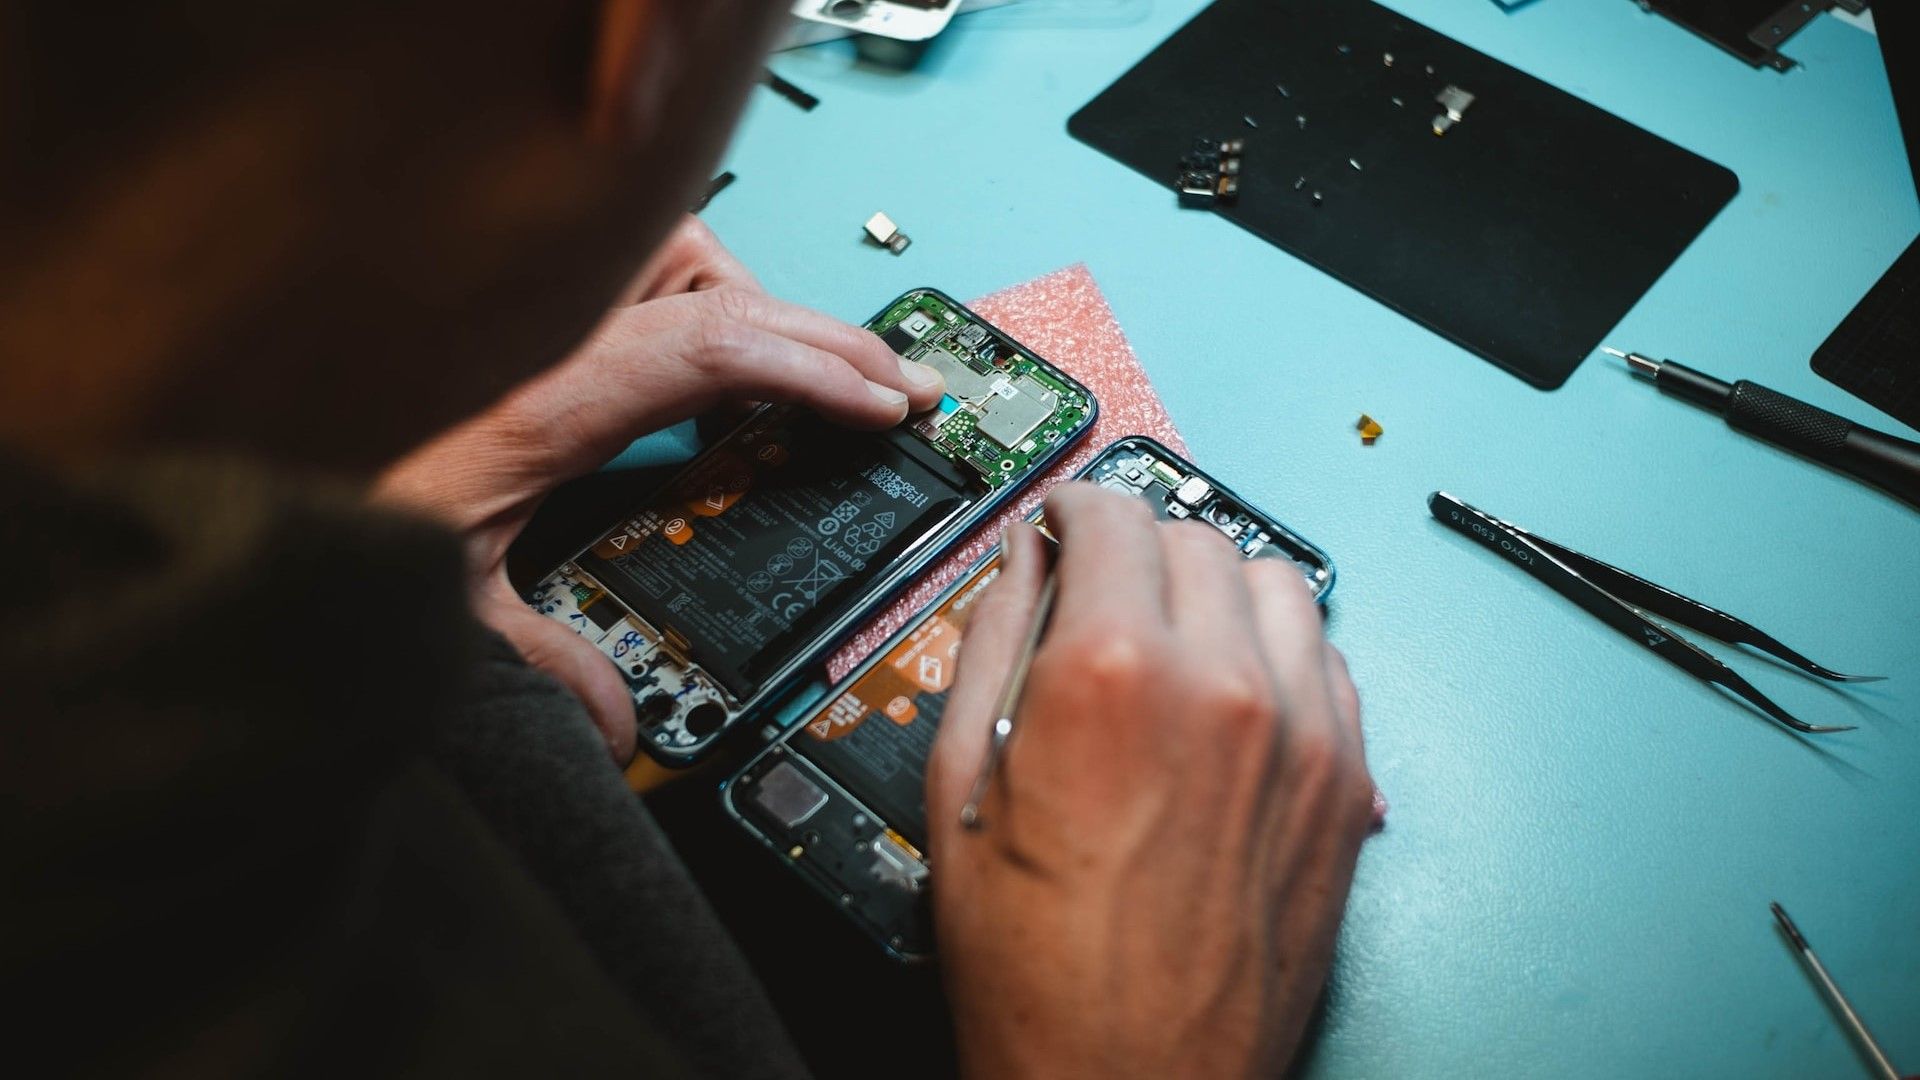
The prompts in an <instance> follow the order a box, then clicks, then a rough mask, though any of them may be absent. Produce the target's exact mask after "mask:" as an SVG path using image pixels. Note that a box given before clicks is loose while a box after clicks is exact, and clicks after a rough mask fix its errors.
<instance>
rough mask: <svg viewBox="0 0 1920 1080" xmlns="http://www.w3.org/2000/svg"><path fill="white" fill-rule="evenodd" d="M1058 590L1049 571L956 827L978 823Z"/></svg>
mask: <svg viewBox="0 0 1920 1080" xmlns="http://www.w3.org/2000/svg"><path fill="white" fill-rule="evenodd" d="M1058 588H1059V579H1058V578H1056V577H1055V576H1054V575H1053V573H1052V572H1051V571H1049V572H1048V574H1047V582H1046V584H1045V585H1042V586H1041V587H1040V599H1039V600H1038V601H1037V602H1035V604H1034V605H1033V622H1032V623H1031V624H1029V625H1028V627H1027V636H1026V639H1025V640H1023V641H1022V642H1021V643H1020V655H1019V656H1017V657H1015V658H1014V662H1013V672H1012V674H1010V675H1008V676H1007V685H1006V686H1005V687H1003V688H1002V689H1001V691H1000V701H999V703H998V704H997V705H996V706H995V707H994V721H993V734H992V735H991V736H989V738H988V742H987V757H986V760H985V761H982V762H981V763H980V775H979V776H977V777H975V778H974V781H973V790H972V791H970V792H968V793H967V804H966V805H965V806H963V807H961V808H960V824H961V825H962V826H964V827H965V828H968V829H978V828H979V827H980V826H981V824H982V821H981V818H980V804H981V802H983V801H985V799H986V797H987V785H988V784H989V783H990V782H992V780H993V774H994V773H995V772H996V771H998V769H999V768H1000V754H1001V752H1002V751H1004V750H1005V749H1006V745H1007V737H1008V736H1009V735H1012V734H1013V714H1014V710H1016V709H1018V708H1019V707H1020V694H1021V692H1022V691H1024V690H1025V689H1026V688H1027V672H1028V671H1030V670H1032V668H1033V654H1034V652H1035V651H1037V650H1038V649H1039V648H1040V635H1041V634H1042V633H1044V632H1045V631H1046V628H1047V616H1048V615H1050V614H1052V612H1053V595H1054V593H1055V592H1056V591H1057V590H1058Z"/></svg>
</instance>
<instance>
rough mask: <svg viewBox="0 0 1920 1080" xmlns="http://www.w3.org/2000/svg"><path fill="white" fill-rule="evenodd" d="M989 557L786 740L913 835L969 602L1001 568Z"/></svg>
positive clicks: (918, 832) (920, 819)
mask: <svg viewBox="0 0 1920 1080" xmlns="http://www.w3.org/2000/svg"><path fill="white" fill-rule="evenodd" d="M999 571H1000V565H999V562H998V561H997V560H996V561H991V562H988V563H987V564H986V565H985V566H983V567H981V568H980V569H979V571H977V572H976V573H975V574H974V576H972V577H970V578H968V579H967V581H966V584H965V585H963V586H961V588H960V590H959V591H958V592H956V593H954V594H953V596H951V597H950V598H948V599H947V600H946V601H945V602H944V603H942V604H941V605H940V606H939V607H937V608H935V609H934V610H933V611H932V612H931V613H929V614H928V615H927V617H926V618H925V619H923V620H922V621H921V622H920V623H919V624H918V625H916V626H915V627H914V628H913V629H912V630H910V631H909V632H908V633H907V635H906V636H905V637H903V638H901V639H900V641H899V643H898V644H896V645H894V646H893V647H892V648H891V649H889V650H887V652H886V654H885V655H884V656H882V657H881V658H880V659H879V660H878V661H876V662H875V663H874V664H873V666H872V667H870V668H868V669H867V671H866V673H865V674H863V675H861V676H860V677H859V678H857V679H855V680H854V681H853V684H852V685H851V686H848V687H847V689H846V692H844V693H842V694H840V695H839V696H838V697H836V698H834V699H833V701H831V702H830V703H828V705H827V707H826V708H824V709H822V710H821V711H820V712H819V713H817V714H815V715H814V716H813V717H811V718H809V719H808V720H806V721H805V722H804V725H803V729H804V732H805V736H806V737H804V738H802V737H801V736H800V735H797V734H796V735H795V736H794V738H793V739H792V741H791V742H790V743H789V744H788V745H790V746H792V747H793V748H794V749H795V750H797V751H799V752H801V753H803V754H805V755H806V756H807V758H808V759H810V760H812V761H813V762H815V763H816V764H818V765H819V766H820V767H821V768H822V769H824V770H825V771H826V772H827V773H829V774H830V775H832V776H833V777H834V778H835V779H837V780H839V781H840V782H841V783H842V784H845V785H846V786H847V788H848V790H850V791H852V792H853V793H854V794H855V795H857V796H858V797H859V798H861V799H862V800H864V801H866V802H867V803H868V805H870V806H872V807H873V808H874V809H875V810H876V811H878V812H880V813H881V814H882V815H883V816H884V817H885V819H886V820H887V821H890V822H892V823H894V825H895V827H896V828H899V829H900V831H901V832H902V833H903V834H904V835H906V836H907V838H908V839H910V840H913V841H914V842H915V843H918V842H920V840H921V839H924V837H925V828H924V822H925V817H926V812H925V810H924V808H923V806H922V803H921V799H922V795H921V791H922V788H923V787H924V785H925V783H926V771H925V770H926V761H927V755H928V754H929V753H931V752H932V750H933V737H934V735H935V733H937V732H938V731H939V726H940V718H941V716H942V715H943V714H944V712H945V710H946V703H947V691H949V690H951V689H952V688H953V676H954V670H955V667H956V665H957V663H958V661H959V658H960V645H961V641H962V638H963V635H964V632H965V629H966V624H967V618H968V616H969V615H970V614H971V613H972V610H973V606H974V602H975V601H976V600H978V599H979V598H980V595H981V594H982V593H984V592H985V591H986V588H987V586H988V585H989V584H991V583H992V582H993V579H994V578H995V577H997V576H999Z"/></svg>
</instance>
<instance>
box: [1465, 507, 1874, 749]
mask: <svg viewBox="0 0 1920 1080" xmlns="http://www.w3.org/2000/svg"><path fill="white" fill-rule="evenodd" d="M1427 509H1428V510H1430V511H1432V513H1433V516H1434V517H1435V518H1438V519H1439V520H1440V522H1441V524H1444V525H1449V526H1452V527H1453V528H1454V529H1457V530H1459V531H1460V532H1462V533H1465V534H1466V535H1467V536H1470V537H1472V538H1473V539H1475V540H1478V541H1479V542H1480V543H1481V544H1483V545H1485V546H1487V547H1490V548H1492V549H1493V550H1495V551H1497V552H1499V553H1500V554H1502V555H1504V556H1506V557H1507V560H1508V561H1509V562H1512V563H1514V564H1516V565H1518V566H1519V567H1520V568H1521V569H1523V570H1525V571H1527V572H1528V573H1529V574H1532V575H1533V576H1534V577H1536V578H1538V579H1539V580H1540V581H1542V582H1544V583H1545V584H1546V585H1547V586H1548V587H1549V588H1551V589H1553V591H1555V592H1557V593H1559V594H1560V595H1561V596H1564V597H1566V598H1567V599H1569V600H1571V601H1573V602H1574V603H1576V604H1579V605H1580V606H1581V607H1583V608H1585V609H1586V610H1587V612H1588V613H1589V614H1591V615H1593V616H1595V617H1596V618H1598V619H1599V620H1600V621H1601V622H1603V623H1606V624H1607V625H1608V626H1611V627H1613V628H1614V629H1615V630H1618V631H1620V632H1621V633H1622V634H1625V635H1626V636H1627V637H1629V638H1631V639H1632V640H1634V641H1636V642H1639V643H1640V644H1641V645H1644V646H1646V647H1647V648H1648V649H1649V650H1651V651H1652V652H1654V653H1655V654H1656V655H1658V656H1659V657H1660V658H1661V659H1663V660H1665V661H1667V662H1668V663H1670V664H1673V665H1674V666H1676V667H1678V668H1680V670H1682V671H1685V672H1686V673H1687V674H1689V675H1692V676H1693V677H1695V678H1697V679H1702V680H1704V681H1706V682H1709V683H1713V684H1715V685H1718V686H1722V687H1725V688H1726V689H1728V690H1730V691H1732V692H1733V693H1735V694H1738V695H1739V696H1740V697H1742V698H1744V699H1746V701H1747V702H1748V703H1749V704H1751V705H1752V706H1753V707H1754V708H1756V709H1759V710H1760V711H1761V712H1763V713H1765V714H1767V716H1769V717H1771V718H1773V719H1774V720H1775V721H1778V722H1779V723H1781V724H1783V725H1785V726H1786V727H1790V728H1792V729H1793V730H1795V731H1801V732H1806V733H1807V734H1810V735H1817V734H1825V733H1828V732H1834V731H1851V730H1853V726H1852V725H1846V726H1842V727H1830V726H1827V725H1823V724H1809V723H1807V722H1806V721H1804V720H1801V719H1799V718H1797V717H1795V716H1794V715H1793V714H1791V713H1789V712H1787V710H1785V709H1783V708H1781V707H1780V706H1779V705H1777V704H1775V703H1774V702H1773V700H1772V699H1771V698H1769V697H1767V695H1765V694H1763V693H1761V692H1760V691H1759V690H1758V689H1756V688H1755V687H1754V686H1753V684H1752V683H1749V682H1748V681H1747V680H1746V679H1743V678H1741V677H1740V673H1739V672H1736V671H1734V670H1733V669H1732V668H1730V667H1728V666H1727V665H1725V664H1723V663H1721V662H1720V661H1719V660H1717V659H1715V658H1714V657H1713V656H1711V655H1709V654H1708V653H1706V652H1704V651H1702V650H1701V649H1700V647H1699V646H1697V645H1695V644H1693V643H1692V642H1690V641H1688V640H1687V639H1686V638H1683V637H1681V636H1680V635H1679V634H1677V633H1675V632H1674V631H1673V630H1672V629H1670V628H1668V627H1667V626H1665V625H1664V624H1662V623H1659V622H1656V621H1654V620H1653V619H1652V618H1650V617H1649V616H1650V615H1659V616H1663V617H1665V618H1666V619H1668V620H1671V621H1672V622H1675V623H1678V624H1679V625H1681V626H1686V627H1691V628H1693V629H1695V630H1698V631H1701V632H1702V633H1705V634H1709V635H1711V636H1713V637H1714V638H1716V639H1718V640H1720V641H1724V642H1727V643H1728V644H1735V645H1747V646H1750V647H1752V648H1754V649H1757V650H1759V651H1761V652H1764V653H1767V654H1769V655H1771V656H1773V657H1775V658H1777V659H1779V660H1781V661H1782V662H1784V663H1786V664H1789V665H1791V666H1792V667H1794V668H1797V669H1798V670H1800V671H1802V672H1804V673H1806V674H1808V675H1811V676H1813V677H1815V678H1819V679H1826V680H1828V681H1830V682H1874V681H1877V680H1879V679H1882V678H1884V677H1885V676H1881V675H1842V674H1841V673H1839V672H1837V671H1834V670H1832V669H1831V668H1826V667H1822V666H1821V665H1819V664H1816V663H1814V662H1813V661H1812V660H1809V659H1807V658H1806V657H1805V656H1802V655H1801V654H1800V653H1798V652H1795V651H1794V650H1792V649H1789V648H1787V647H1786V646H1785V645H1783V644H1781V643H1780V642H1778V641H1776V640H1774V638H1773V637H1772V636H1770V635H1768V634H1765V633H1762V632H1761V631H1760V630H1758V629H1757V628H1755V627H1754V626H1752V625H1751V624H1749V623H1746V622H1744V621H1742V620H1740V619H1736V618H1734V617H1733V616H1731V615H1729V614H1727V613H1726V612H1724V611H1720V610H1718V609H1716V608H1711V607H1708V606H1707V605H1705V604H1702V603H1700V602H1699V601H1697V600H1693V599H1690V598H1688V597H1685V596H1682V595H1680V594H1679V593H1677V592H1674V591H1673V590H1672V589H1668V588H1666V587H1664V586H1661V585H1656V584H1654V583H1653V582H1651V581H1648V580H1647V579H1645V578H1643V577H1639V576H1637V575H1634V574H1630V573H1628V572H1627V571H1625V570H1622V569H1620V568H1619V567H1617V566H1610V565H1608V564H1607V563H1603V562H1601V561H1600V560H1598V559H1595V558H1591V557H1589V556H1586V555H1582V554H1580V553H1579V552H1577V551H1574V550H1573V549H1572V548H1568V547H1564V546H1562V545H1560V544H1556V543H1554V542H1553V541H1551V540H1548V539H1547V538H1545V537H1543V536H1535V535H1534V534H1532V533H1530V532H1528V531H1527V530H1525V529H1523V528H1521V527H1520V526H1518V525H1514V524H1512V523H1510V522H1506V521H1502V520H1500V519H1499V518H1497V517H1494V516H1493V515H1491V514H1488V513H1485V512H1483V511H1480V510H1476V509H1474V508H1473V507H1471V506H1468V505H1467V504H1466V503H1464V502H1461V501H1460V500H1459V499H1456V498H1454V497H1453V496H1452V495H1449V494H1447V493H1446V492H1444V491H1436V492H1434V493H1433V494H1432V495H1429V496H1427Z"/></svg>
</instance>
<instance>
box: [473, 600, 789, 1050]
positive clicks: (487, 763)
mask: <svg viewBox="0 0 1920 1080" xmlns="http://www.w3.org/2000/svg"><path fill="white" fill-rule="evenodd" d="M489 638H490V639H489V640H488V641H487V642H486V644H485V646H484V648H483V650H482V656H481V658H480V660H479V662H478V669H477V672H476V674H477V678H476V679H475V680H474V682H473V684H472V691H471V698H470V700H469V702H468V703H466V704H464V705H463V706H461V707H459V708H456V709H455V710H454V711H453V716H452V719H451V721H450V722H449V723H448V724H447V725H446V727H445V729H444V731H443V732H442V734H441V737H440V739H439V741H438V745H437V748H436V750H435V757H436V758H437V760H438V762H439V763H440V765H441V767H443V768H444V769H445V770H446V771H447V772H448V774H449V775H450V776H452V777H453V778H454V780H455V781H456V783H457V784H458V785H459V786H460V787H461V789H462V790H463V791H464V792H465V794H466V796H467V798H468V799H470V800H471V801H472V803H473V805H474V806H475V807H476V808H477V809H478V810H479V812H480V815H481V816H482V817H483V818H484V819H485V820H486V821H487V822H488V823H489V824H490V825H491V826H492V827H493V829H494V831H495V832H496V833H497V835H499V836H500V838H501V839H502V840H503V841H504V842H505V844H506V845H507V846H508V847H509V848H511V849H512V850H514V851H516V852H518V853H519V856H520V858H521V859H522V860H523V861H524V862H525V864H526V865H527V867H528V869H529V870H530V871H531V873H532V875H533V877H534V879H535V880H536V881H538V882H539V883H540V884H541V885H543V886H544V887H545V889H546V890H547V892H548V893H549V894H551V895H552V896H553V897H554V899H555V900H556V901H557V903H558V905H559V907H560V909H561V910H562V911H564V912H565V913H566V915H567V917H568V919H569V920H570V921H571V922H572V923H573V926H574V928H575V929H576V931H577V932H578V933H579V935H580V937H581V938H582V940H584V941H585V942H586V944H587V947H588V948H589V949H590V950H591V951H592V953H593V954H594V955H595V956H597V957H598V958H599V960H600V963H601V964H602V965H603V967H604V968H605V970H606V971H607V972H608V974H609V975H611V976H612V978H613V979H614V981H615V982H616V983H617V984H619V985H620V986H622V987H624V988H625V989H626V991H627V993H628V994H629V995H631V996H632V997H633V999H634V1001H635V1002H636V1004H637V1005H638V1006H639V1008H640V1011H641V1012H642V1013H643V1014H645V1015H646V1016H648V1017H649V1018H650V1019H651V1020H653V1021H654V1022H655V1023H657V1024H659V1025H660V1026H661V1027H662V1028H663V1029H664V1030H666V1031H668V1032H670V1033H671V1035H672V1037H673V1039H674V1041H675V1043H676V1044H677V1045H678V1047H679V1049H680V1050H681V1051H682V1052H683V1053H684V1054H685V1055H686V1057H687V1058H688V1059H689V1060H691V1061H692V1062H693V1063H694V1064H695V1066H696V1068H698V1069H699V1070H700V1071H701V1072H703V1073H705V1074H707V1075H712V1076H725V1077H740V1078H743V1080H759V1078H768V1080H773V1078H785V1077H796V1076H804V1075H806V1070H805V1067H804V1066H803V1065H802V1064H801V1061H800V1057H799V1055H798V1053H797V1051H795V1049H794V1047H793V1043H792V1041H791V1040H790V1039H789V1037H788V1035H787V1032H786V1030H785V1029H784V1028H783V1027H782V1026H781V1024H780V1021H779V1019H778V1017H777V1016H776V1014H775V1012H774V1010H773V1007H772V1005H771V1004H770V1003H769V1002H768V1000H767V997H766V994H765V992H764V991H763V990H762V988H761V986H760V984H759V982H758V981H757V980H756V979H755V978H754V976H753V975H752V973H751V972H750V971H749V970H748V967H747V964H746V962H745V960H744V959H743V958H742V957H741V955H740V953H739V950H738V948H737V947H736V946H735V944H734V942H733V939H732V938H731V937H730V936H728V934H727V932H726V931H725V929H723V928H722V927H721V925H720V922H719V920H718V918H717V917H716V916H715V915H714V913H713V911H712V908H711V907H710V906H709V905H708V903H707V901H706V899H705V897H704V896H703V895H702V894H701V893H700V891H699V889H698V888H697V887H696V886H695V885H694V883H693V881H692V879H691V877H690V876H689V875H688V874H687V871H686V869H685V867H684V866H683V865H682V863H681V861H680V859H679V857H678V856H677V855H676V854H675V852H674V850H673V848H672V847H671V845H670V844H669V843H668V842H667V839H666V837H665V836H664V834H662V833H661V831H660V829H659V827H658V826H657V825H656V824H655V823H654V821H653V819H652V817H651V816H650V815H649V814H648V813H647V811H646V808H645V807H644V806H643V805H642V803H641V802H640V800H639V798H637V797H636V796H635V795H634V794H633V793H632V791H630V790H629V789H628V788H627V785H626V781H625V779H624V777H622V775H621V774H620V772H619V770H618V769H616V768H615V767H614V765H613V763H612V762H611V761H609V760H608V758H607V751H606V744H605V742H603V741H602V740H601V738H600V735H599V733H598V732H597V731H596V730H595V728H594V727H593V724H592V721H591V720H590V719H589V718H588V716H587V713H586V709H585V707H584V706H582V705H581V704H580V702H579V701H578V699H576V698H575V697H574V696H573V695H572V694H570V693H569V692H567V691H566V690H565V689H564V688H562V687H561V686H560V685H559V684H558V683H557V682H555V681H554V680H553V679H551V678H549V677H548V676H546V675H545V674H543V673H541V672H538V671H536V670H534V669H533V668H531V667H529V666H528V665H527V664H526V662H525V661H523V660H522V659H521V658H520V656H519V654H518V653H517V652H515V651H514V649H513V648H512V646H510V645H509V644H507V642H506V641H505V640H503V639H501V638H499V637H497V636H492V635H490V636H489ZM688 782H692V783H698V782H699V781H697V780H694V781H688Z"/></svg>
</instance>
